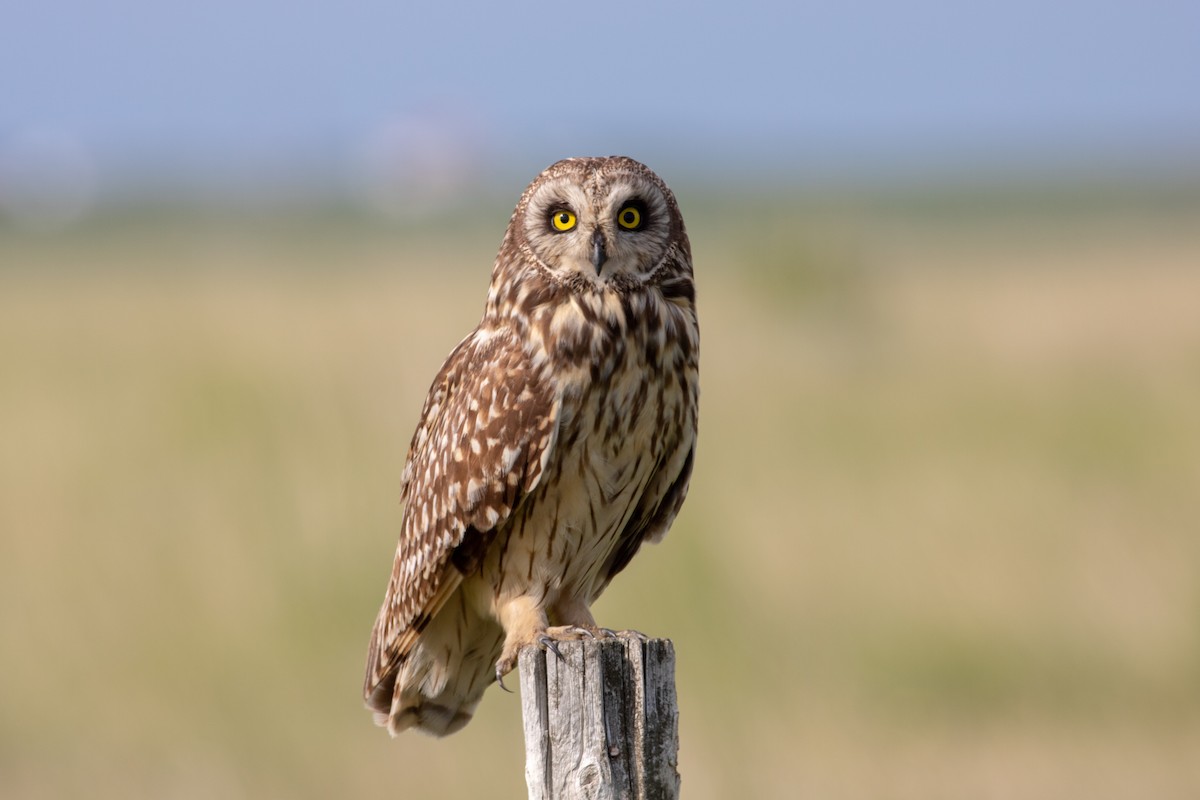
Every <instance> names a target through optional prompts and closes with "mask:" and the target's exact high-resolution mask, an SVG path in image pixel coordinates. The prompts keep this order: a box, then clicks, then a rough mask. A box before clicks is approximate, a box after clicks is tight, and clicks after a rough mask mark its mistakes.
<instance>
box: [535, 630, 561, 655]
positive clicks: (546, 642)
mask: <svg viewBox="0 0 1200 800" xmlns="http://www.w3.org/2000/svg"><path fill="white" fill-rule="evenodd" d="M537 641H538V644H540V645H541V646H542V649H544V650H549V651H550V652H552V653H554V655H556V656H558V660H559V661H566V660H567V657H566V656H564V655H563V654H562V651H561V650H559V649H558V642H556V641H554V640H553V639H551V638H550V637H549V636H547V635H545V634H542V635H541V636H539V637H538V639H537Z"/></svg>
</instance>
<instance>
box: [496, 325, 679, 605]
mask: <svg viewBox="0 0 1200 800" xmlns="http://www.w3.org/2000/svg"><path fill="white" fill-rule="evenodd" d="M617 310H618V311H619V312H621V313H620V315H617V314H613V315H609V316H605V315H604V313H603V311H604V309H603V308H597V309H588V311H596V312H599V313H590V314H589V313H585V312H578V311H577V310H576V312H575V315H574V316H573V317H569V316H568V312H564V311H562V308H560V309H558V310H556V312H555V315H554V317H553V320H552V324H551V325H549V326H548V330H547V334H548V335H547V343H548V344H551V348H550V349H549V350H548V351H546V352H545V353H544V354H543V356H542V357H543V358H547V359H550V360H553V361H554V362H556V363H555V364H554V368H553V369H552V370H549V371H548V372H549V373H550V374H551V375H553V378H552V380H553V381H554V382H555V388H556V393H557V396H558V398H559V411H558V432H557V437H556V443H555V445H554V449H553V454H552V456H551V458H550V459H549V461H548V463H547V465H546V472H545V474H544V476H543V478H542V480H541V482H540V483H539V485H538V487H537V489H536V490H535V491H534V492H533V494H532V495H531V496H530V497H529V498H527V501H526V502H525V503H523V504H522V506H521V507H520V508H518V509H517V510H516V513H515V514H514V517H513V519H512V521H511V524H510V525H509V526H508V529H507V531H506V536H505V538H506V542H505V544H504V545H503V546H502V547H501V548H499V552H501V553H503V557H502V559H497V560H496V561H494V562H493V566H494V568H495V569H496V570H497V572H495V573H493V574H494V576H495V578H496V580H497V581H498V584H501V585H504V586H505V587H506V588H505V589H504V592H505V593H507V592H509V591H521V592H525V591H528V592H530V593H533V594H538V595H546V596H549V597H554V596H557V595H561V594H563V593H569V594H571V595H574V596H577V597H581V598H585V599H586V600H587V601H588V602H590V601H591V600H593V599H594V598H595V596H596V595H598V594H599V592H600V590H601V588H602V587H603V586H604V585H605V584H606V583H607V579H608V573H607V570H606V565H611V563H612V555H613V553H614V551H615V550H616V549H617V547H618V546H619V544H620V540H621V537H622V535H623V534H624V533H625V532H626V530H627V528H628V527H629V524H630V520H631V519H632V518H633V517H634V515H635V514H644V513H645V509H646V508H647V505H649V506H651V507H656V506H657V501H655V500H653V499H651V500H649V501H647V500H646V497H645V496H646V495H647V494H648V492H654V491H662V489H661V488H660V484H662V474H663V473H670V474H672V475H678V474H679V471H680V470H681V469H682V463H683V461H684V459H685V458H686V456H687V452H688V451H689V450H690V447H691V444H692V440H693V437H694V431H695V403H694V398H695V392H694V387H693V386H692V385H693V384H694V381H695V370H694V366H689V365H688V364H686V363H685V362H686V359H683V360H681V359H680V358H679V357H678V356H677V353H676V352H675V351H676V349H677V347H676V345H675V344H673V338H672V337H671V336H668V335H667V332H666V331H665V330H664V326H663V325H661V324H660V325H658V326H657V327H656V326H652V325H650V324H648V320H653V319H658V320H660V321H661V315H646V316H642V317H638V318H635V319H633V320H631V317H629V316H626V315H624V312H625V311H627V310H628V303H626V304H625V306H624V307H621V306H617ZM562 336H569V337H570V338H571V340H572V343H571V346H570V348H568V349H565V350H555V349H554V347H553V345H555V344H560V343H561V337H562ZM556 337H557V338H556ZM689 387H691V388H689ZM672 471H673V472H672ZM670 482H671V481H670V480H668V481H667V482H666V483H668V484H669V483H670ZM506 565H507V567H506ZM518 565H519V566H518ZM498 584H496V583H494V584H493V585H498Z"/></svg>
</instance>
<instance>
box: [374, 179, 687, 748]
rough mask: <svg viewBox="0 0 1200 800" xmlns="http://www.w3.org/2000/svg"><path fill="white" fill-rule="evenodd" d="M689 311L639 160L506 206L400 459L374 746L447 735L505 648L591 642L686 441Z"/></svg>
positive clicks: (504, 666) (654, 185)
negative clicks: (462, 329)
mask: <svg viewBox="0 0 1200 800" xmlns="http://www.w3.org/2000/svg"><path fill="white" fill-rule="evenodd" d="M694 300H695V292H694V289H693V285H692V256H691V248H690V246H689V244H688V239H687V234H686V232H685V231H684V227H683V218H682V217H681V216H680V214H679V208H678V206H677V205H676V203H675V197H674V195H672V194H671V191H670V190H669V189H668V188H667V186H666V184H664V183H663V182H662V180H661V179H660V178H659V177H658V176H657V175H655V174H654V173H653V172H651V171H650V170H649V169H648V168H647V167H645V166H644V165H642V164H640V163H638V162H636V161H634V160H632V159H629V158H624V157H617V156H614V157H611V158H571V159H566V160H564V161H559V162H558V163H556V164H553V165H552V166H550V167H549V168H547V169H546V170H545V171H544V172H542V174H540V175H538V176H537V178H536V179H534V181H533V183H531V184H530V185H529V187H528V188H527V189H526V190H525V192H524V194H522V195H521V199H520V201H519V202H518V203H517V207H516V210H515V211H514V212H513V215H512V218H511V219H510V220H509V223H508V230H507V232H506V233H505V234H504V241H503V243H502V244H501V246H500V253H499V255H498V256H497V258H496V263H495V266H494V267H493V269H492V283H491V288H490V290H489V291H488V296H487V305H486V307H485V309H484V313H483V319H482V321H481V322H480V323H479V327H477V328H476V329H475V330H474V331H472V332H471V333H470V334H469V335H468V336H467V337H466V338H465V339H463V340H462V342H460V343H459V345H458V346H457V347H455V348H454V350H453V351H452V352H451V353H450V356H449V357H448V358H447V359H446V363H445V364H444V365H443V366H442V369H441V371H440V372H439V373H438V375H437V377H436V378H435V379H434V381H433V386H431V387H430V389H429V396H428V398H427V399H426V400H425V407H424V408H423V409H422V411H421V421H420V423H419V424H418V425H417V430H416V433H415V434H414V435H413V439H412V444H411V446H410V448H409V451H408V460H407V462H406V463H405V467H404V474H403V478H402V488H401V495H402V500H403V502H404V517H403V521H402V523H401V532H400V544H399V546H398V548H397V550H396V560H395V563H394V565H393V567H392V576H391V580H389V581H388V585H387V592H386V594H385V595H384V599H383V607H382V608H381V609H380V610H379V617H378V619H376V621H375V629H374V632H373V633H372V636H371V647H370V653H369V654H368V658H367V676H366V684H365V686H364V689H363V692H364V696H365V698H366V702H367V707H368V708H370V709H371V710H372V711H374V712H375V720H376V722H377V723H379V724H380V725H386V726H387V729H388V731H390V732H391V733H392V734H393V735H395V734H397V733H399V732H400V731H403V730H406V729H408V728H413V727H416V728H418V729H420V730H422V731H425V732H427V733H431V734H435V735H438V736H444V735H446V734H449V733H453V732H454V731H456V730H458V729H459V728H461V727H462V726H463V725H465V724H466V723H467V722H468V721H469V720H470V718H471V715H472V714H473V713H474V711H475V707H476V706H477V705H478V703H479V699H480V697H481V696H482V695H483V691H484V689H486V688H487V687H488V685H489V684H491V683H492V681H494V680H497V679H498V678H500V677H502V676H503V675H504V674H506V673H507V672H509V671H510V670H512V669H513V667H514V666H515V665H516V662H517V655H518V653H519V651H520V650H521V648H522V647H524V646H526V645H528V644H533V643H541V644H542V645H543V646H545V645H548V644H552V643H553V640H554V639H555V638H556V637H565V636H570V635H578V634H579V632H580V629H585V630H590V631H597V630H598V629H597V628H596V622H595V620H594V619H593V618H592V613H591V611H590V610H589V607H590V606H591V604H592V603H593V602H594V601H595V600H596V598H597V597H599V596H600V593H601V592H602V591H604V588H605V587H606V586H607V585H608V583H609V581H611V580H612V578H613V576H614V575H616V574H617V573H618V572H620V571H621V570H622V569H624V567H625V566H626V565H627V564H628V563H629V560H630V559H631V558H632V557H633V555H634V553H636V552H637V550H638V548H639V547H640V546H641V544H642V542H644V541H651V542H655V541H658V540H659V539H661V538H662V536H663V535H664V534H665V533H666V532H667V529H668V528H669V527H670V526H671V523H672V521H673V520H674V519H675V515H676V514H677V513H678V512H679V508H680V506H681V505H682V504H683V500H684V497H685V496H686V495H687V489H688V479H689V477H690V475H691V471H692V455H693V453H694V450H695V444H696V413H697V403H698V395H699V389H698V383H697V369H698V360H697V359H698V351H699V329H698V327H697V323H696V309H695V305H694Z"/></svg>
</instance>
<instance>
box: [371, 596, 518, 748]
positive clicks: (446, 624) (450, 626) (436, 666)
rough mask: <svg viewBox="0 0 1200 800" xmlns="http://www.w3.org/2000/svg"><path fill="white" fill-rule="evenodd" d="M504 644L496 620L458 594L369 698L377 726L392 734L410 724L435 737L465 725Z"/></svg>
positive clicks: (492, 679)
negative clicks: (486, 615) (476, 610)
mask: <svg viewBox="0 0 1200 800" xmlns="http://www.w3.org/2000/svg"><path fill="white" fill-rule="evenodd" d="M503 642H504V631H503V629H502V628H501V627H500V626H499V625H498V624H497V623H496V622H495V620H492V619H490V618H485V617H481V616H479V615H477V614H476V613H475V612H474V611H473V610H472V609H471V608H469V606H468V605H467V603H466V602H465V601H464V598H463V594H462V592H461V591H459V592H455V594H454V595H453V596H452V597H451V598H450V599H449V601H447V603H446V605H445V606H443V607H442V609H441V610H440V611H439V612H438V614H437V615H436V616H434V618H433V620H432V621H431V622H430V623H429V625H428V626H427V627H426V628H425V630H423V631H421V635H420V637H418V639H417V641H416V643H415V644H414V646H413V648H412V649H411V650H410V651H409V652H408V654H407V655H406V656H405V658H404V660H403V661H402V662H401V663H400V664H399V666H398V667H397V669H396V670H395V671H394V672H393V673H392V674H391V675H388V676H387V677H386V678H384V680H382V681H380V682H379V684H378V685H377V686H376V687H375V688H374V690H373V691H372V692H371V694H370V696H369V697H368V698H367V707H368V708H369V709H370V710H371V711H373V712H374V715H375V724H377V725H380V726H384V727H386V728H387V729H388V733H390V734H391V735H392V736H398V735H399V734H400V733H401V732H402V731H406V730H408V729H409V728H416V729H417V730H419V731H421V732H422V733H427V734H430V735H432V736H447V735H449V734H451V733H454V732H455V731H457V730H459V729H461V728H462V727H463V726H464V725H466V724H467V723H468V722H470V721H471V717H472V716H474V714H475V708H476V707H477V706H478V705H479V701H480V699H481V698H482V697H483V692H484V690H485V689H487V687H488V686H489V685H490V684H491V683H492V681H494V680H495V670H496V659H498V658H499V657H500V649H501V646H502V644H503Z"/></svg>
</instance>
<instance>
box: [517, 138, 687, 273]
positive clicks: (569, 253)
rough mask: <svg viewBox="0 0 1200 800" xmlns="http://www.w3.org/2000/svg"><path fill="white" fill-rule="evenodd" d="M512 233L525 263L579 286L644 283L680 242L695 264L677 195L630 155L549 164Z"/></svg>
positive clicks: (529, 190) (532, 188)
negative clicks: (531, 261) (689, 250)
mask: <svg viewBox="0 0 1200 800" xmlns="http://www.w3.org/2000/svg"><path fill="white" fill-rule="evenodd" d="M508 233H509V236H510V237H512V239H513V242H514V244H516V245H517V247H518V248H519V250H520V251H521V253H522V255H523V256H524V259H525V260H530V259H532V260H533V261H534V262H535V263H536V264H537V265H538V266H540V267H541V268H543V269H545V270H547V271H548V272H550V273H551V274H552V275H553V276H554V277H556V278H558V279H559V280H561V281H565V282H567V283H569V284H571V285H574V286H590V287H594V288H600V287H603V286H604V285H606V284H607V285H624V286H629V285H637V284H641V283H644V282H645V281H647V280H648V279H649V278H650V277H651V276H652V275H653V274H654V272H655V271H656V270H657V269H658V268H659V266H660V265H661V264H662V263H663V261H664V259H666V258H667V257H668V255H670V254H671V251H672V245H675V248H674V249H675V251H676V253H677V254H678V255H680V256H682V257H683V258H684V259H690V255H689V254H688V252H687V251H688V243H687V234H686V233H685V231H684V227H683V218H682V217H681V216H680V214H679V207H678V206H677V205H676V203H675V197H674V195H672V194H671V190H670V189H668V188H667V185H666V184H665V183H663V181H662V179H661V178H659V177H658V176H657V175H655V174H654V172H652V171H651V170H650V169H649V168H648V167H646V166H645V165H643V164H641V163H639V162H637V161H634V160H633V159H631V158H626V157H624V156H610V157H608V158H568V159H564V160H562V161H559V162H557V163H555V164H552V165H551V166H549V167H547V168H546V169H545V170H544V171H543V172H542V173H541V174H540V175H538V177H537V178H535V179H534V181H533V182H532V183H531V184H529V187H528V188H527V189H526V190H525V193H524V194H523V195H522V196H521V200H520V202H519V203H518V204H517V208H516V211H515V212H514V213H513V218H512V221H511V222H510V224H509V232H508ZM680 251H682V252H680Z"/></svg>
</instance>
